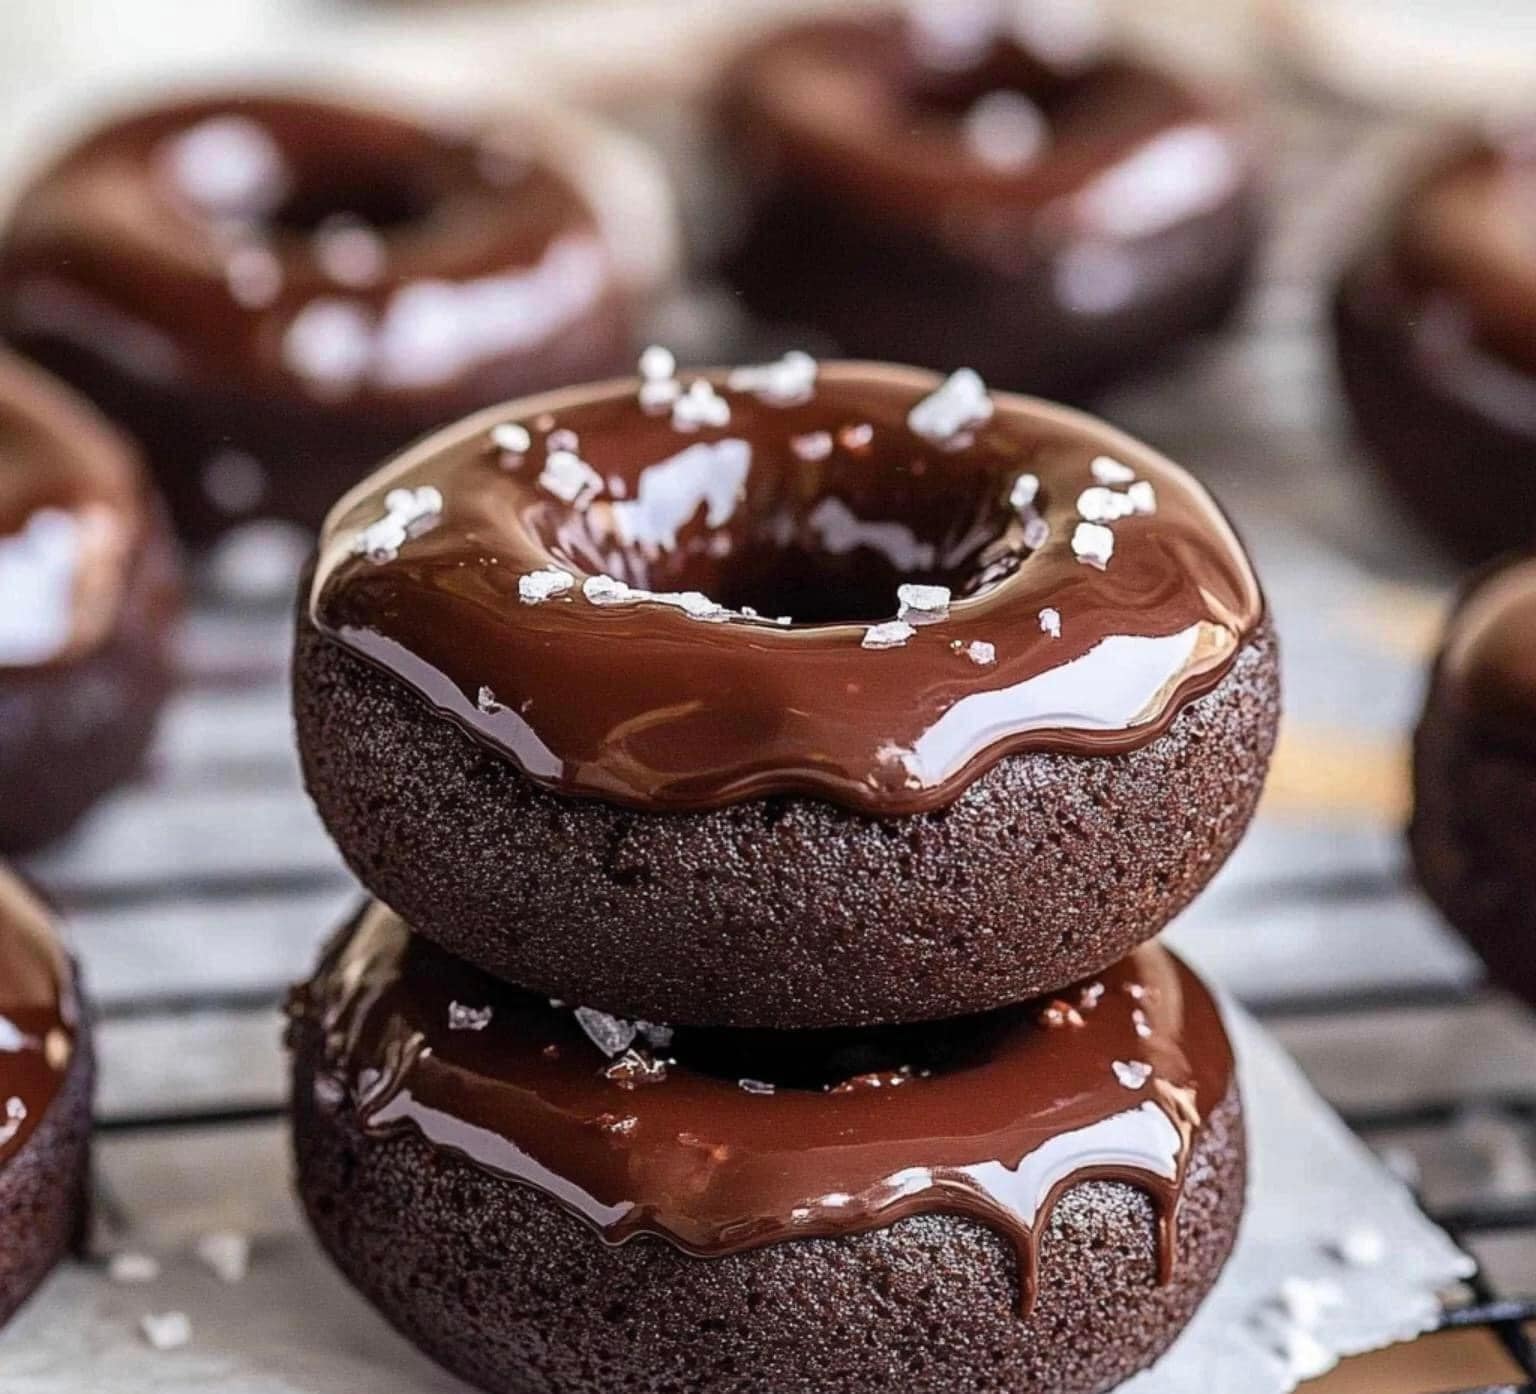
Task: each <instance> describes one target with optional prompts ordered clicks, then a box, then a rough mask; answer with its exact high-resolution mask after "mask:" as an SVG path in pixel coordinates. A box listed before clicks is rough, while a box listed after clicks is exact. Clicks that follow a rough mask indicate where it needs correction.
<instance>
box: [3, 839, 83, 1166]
mask: <svg viewBox="0 0 1536 1394" xmlns="http://www.w3.org/2000/svg"><path fill="white" fill-rule="evenodd" d="M78 1029H79V1010H78V1006H77V1004H76V1001H75V996H74V984H73V975H72V973H71V972H70V967H69V961H68V959H67V958H66V957H65V955H64V951H63V949H62V948H61V947H60V945H59V941H58V937H57V935H56V934H55V933H54V930H53V926H52V925H51V924H50V922H49V917H48V912H47V911H46V910H45V909H44V908H43V906H42V905H41V904H40V903H39V902H38V900H37V899H36V898H35V897H34V896H33V895H32V893H31V892H30V891H28V890H27V889H26V888H25V887H24V886H23V885H22V884H21V882H19V881H18V880H17V879H16V878H15V877H14V876H13V875H11V873H10V872H8V871H6V870H5V869H4V868H3V867H0V1167H3V1166H4V1165H5V1163H6V1162H8V1161H9V1160H10V1159H11V1158H12V1157H13V1156H15V1155H16V1154H17V1153H18V1152H20V1151H21V1149H22V1148H23V1147H25V1146H26V1143H27V1139H28V1138H30V1137H31V1136H32V1134H33V1133H34V1132H35V1131H36V1130H37V1127H38V1125H39V1124H40V1123H41V1122H42V1119H43V1115H44V1114H45V1113H46V1112H47V1111H48V1106H49V1105H50V1104H51V1103H52V1102H53V1100H54V1099H55V1097H56V1096H57V1095H58V1092H59V1090H60V1088H61V1087H62V1085H63V1082H64V1076H65V1072H66V1071H67V1070H68V1068H69V1062H70V1060H71V1059H72V1058H73V1056H74V1051H75V1039H76V1033H77V1031H78Z"/></svg>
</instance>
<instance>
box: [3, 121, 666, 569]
mask: <svg viewBox="0 0 1536 1394" xmlns="http://www.w3.org/2000/svg"><path fill="white" fill-rule="evenodd" d="M613 139H614V138H612V137H609V136H608V135H606V134H604V133H602V132H598V131H596V130H595V129H589V128H588V127H587V126H586V125H584V124H581V123H577V122H576V120H575V118H571V119H570V120H565V119H562V118H555V117H549V116H545V117H539V118H535V117H532V116H529V117H527V118H524V119H521V120H517V121H511V120H509V121H508V122H507V123H505V124H503V125H501V126H498V127H495V128H494V129H490V130H488V131H487V132H485V133H482V134H474V135H471V134H468V133H465V132H461V131H458V130H455V129H450V128H446V127H438V126H432V125H427V124H423V123H422V122H419V121H417V120H414V119H410V118H407V117H404V116H400V115H393V114H389V113H387V112H384V111H382V110H373V109H370V108H367V107H364V106H358V105H351V104H348V103H344V102H341V101H332V100H321V99H319V98H314V97H299V96H275V95H258V94H247V95H224V96H215V97H207V98H202V99H198V100H190V101H184V102H177V103H175V104H172V105H168V106H162V107H157V108H154V109H151V110H148V111H144V112H141V113H139V114H136V115H131V116H128V117H125V118H123V119H121V120H118V121H115V122H113V123H111V124H110V125H107V126H105V127H104V128H102V129H100V130H98V131H97V132H96V133H95V134H93V135H91V136H89V137H87V138H86V139H84V140H83V141H82V142H81V143H79V144H77V145H76V146H75V147H74V148H73V149H72V150H70V151H69V152H68V153H67V154H65V155H64V156H63V157H62V158H61V159H59V160H58V161H57V162H56V163H55V164H54V165H53V166H52V167H51V168H49V169H48V170H46V171H45V172H44V173H42V174H41V175H40V176H39V177H38V178H37V179H36V180H35V181H34V182H33V183H32V184H31V186H30V187H29V188H28V189H27V190H26V191H25V192H24V193H23V194H22V196H21V198H20V200H19V202H18V204H17V206H16V208H15V211H14V213H13V215H12V218H11V222H10V226H9V230H8V231H7V233H6V235H5V237H4V240H3V244H0V333H3V334H4V335H5V337H6V338H8V339H9V340H10V341H11V342H12V343H14V344H15V345H16V346H17V347H18V348H20V349H21V350H22V351H23V352H25V353H27V354H28V355H30V356H32V357H33V358H36V359H38V360H39V361H40V362H42V363H44V364H45V365H47V366H48V367H50V368H52V369H54V370H55V371H56V372H58V373H59V374H60V375H62V376H63V377H65V378H67V379H69V380H70V381H72V382H73V383H74V384H75V385H76V386H77V387H79V388H80V389H81V390H82V391H83V392H85V393H86V394H87V395H88V396H90V397H92V398H93V399H94V400H95V401H96V402H97V403H98V405H100V406H101V407H102V408H103V409H104V410H106V411H107V412H108V414H109V415H111V416H113V417H115V418H116V419H117V420H118V421H120V422H121V423H122V424H123V425H124V426H126V427H127V428H128V429H129V430H130V431H131V432H132V433H133V434H134V435H135V436H137V437H138V439H139V440H140V441H141V442H142V444H143V445H144V447H145V450H146V453H147V455H148V457H149V460H150V463H151V465H152V467H153V469H154V470H155V471H156V473H157V474H158V475H159V477H160V479H161V482H162V483H163V484H164V486H165V488H166V491H167V494H168V495H169V498H170V501H171V505H172V509H173V512H174V514H175V517H176V520H177V523H178V526H179V527H180V529H181V530H182V532H183V533H184V534H185V535H187V536H189V537H191V538H194V539H199V540H202V539H207V538H210V537H212V536H214V535H216V534H217V533H219V532H220V531H221V530H222V529H224V528H227V527H228V526H229V525H230V524H231V523H232V522H238V521H240V520H244V519H250V518H257V517H275V518H283V519H288V520H292V521H294V522H297V523H300V524H303V525H305V526H308V527H311V528H312V527H314V526H316V525H318V523H319V521H320V519H321V517H322V515H323V514H324V511H325V508H326V507H327V506H328V505H329V503H330V502H331V501H332V500H333V499H334V498H335V496H336V494H337V493H338V492H339V491H340V490H342V489H345V488H346V487H348V486H349V485H350V484H352V483H353V482H355V480H356V479H357V478H358V477H359V476H360V475H361V474H362V473H363V471H364V469H365V467H366V466H368V465H370V464H372V463H374V462H376V461H377V460H378V459H379V457H380V456H381V455H383V454H386V453H388V452H389V451H391V450H394V449H396V448H398V447H399V446H401V445H403V444H404V443H406V442H407V441H409V440H410V439H412V438H413V437H415V436H418V435H420V434H422V433H423V432H424V431H426V430H428V429H431V428H433V427H435V426H437V425H439V424H441V423H442V422H445V421H450V420H453V419H455V418H456V417H458V416H461V415H463V414H464V413H465V412H466V411H469V410H471V409H473V408H475V407H478V406H482V405H484V404H485V403H487V402H492V401H497V400H500V399H502V398H504V397H506V396H509V395H516V394H519V393H523V392H528V391H531V390H536V389H538V388H541V387H552V386H556V385H558V384H561V383H564V382H568V381H572V380H580V379H583V378H586V377H590V376H592V375H594V374H599V373H604V372H612V371H616V370H617V369H618V366H619V365H620V364H621V363H623V362H625V361H626V360H627V359H628V358H629V356H630V355H631V352H632V346H631V343H630V335H631V322H632V319H633V317H634V315H635V313H636V312H637V311H638V309H639V308H640V307H641V305H642V304H643V303H644V300H645V297H646V294H647V293H648V291H649V290H651V289H653V288H654V282H655V280H656V277H657V273H658V272H659V270H660V268H661V267H662V266H663V265H664V264H665V262H666V260H667V257H668V255H669V253H668V251H667V249H666V248H665V247H664V246H663V243H664V242H665V240H666V238H667V237H668V236H669V228H668V227H667V225H666V223H665V212H664V209H663V207H662V206H661V205H659V204H657V203H656V199H655V196H654V190H644V191H640V192H639V193H636V192H635V191H634V190H633V189H630V190H629V191H628V193H627V194H626V197H628V198H629V202H630V204H631V206H632V209H633V210H634V216H636V217H637V218H641V219H642V223H641V225H639V226H635V227H631V228H630V229H628V237H629V238H631V239H633V240H635V241H638V242H639V243H641V244H642V250H641V251H640V252H639V253H637V252H635V251H633V250H632V249H631V248H630V247H629V246H628V245H627V244H624V245H621V244H620V243H619V242H618V240H617V232H616V229H614V228H613V227H611V226H610V225H609V223H608V215H609V213H610V211H611V209H610V207H609V202H610V200H609V198H608V196H607V195H606V194H604V195H601V196H593V195H592V194H591V193H590V191H589V190H588V188H587V184H588V182H592V183H602V182H604V181H606V180H608V179H609V178H611V177H613V171H612V169H611V168H610V167H611V166H613V165H614V164H615V163H617V162H618V161H617V160H616V157H615V155H614V151H613V147H612V141H613ZM647 197H649V198H650V199H651V205H652V206H651V207H650V208H649V209H644V211H642V209H643V206H644V205H645V204H646V200H647ZM652 215H654V216H652ZM646 217H650V223H649V224H646V223H645V222H644V219H645V218H646Z"/></svg>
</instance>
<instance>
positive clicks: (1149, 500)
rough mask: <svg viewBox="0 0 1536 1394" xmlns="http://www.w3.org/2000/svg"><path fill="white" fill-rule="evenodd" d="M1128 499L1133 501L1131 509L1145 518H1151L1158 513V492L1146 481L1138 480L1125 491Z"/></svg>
mask: <svg viewBox="0 0 1536 1394" xmlns="http://www.w3.org/2000/svg"><path fill="white" fill-rule="evenodd" d="M1125 496H1126V498H1128V499H1130V501H1131V508H1132V510H1133V511H1134V512H1136V513H1138V514H1140V515H1141V516H1142V517H1143V518H1150V517H1151V516H1152V515H1153V514H1154V513H1156V512H1157V490H1156V489H1154V488H1153V487H1152V485H1151V484H1150V483H1148V482H1147V481H1146V480H1145V479H1138V480H1137V481H1136V482H1135V483H1134V484H1132V485H1131V487H1130V488H1129V489H1127V490H1126V491H1125Z"/></svg>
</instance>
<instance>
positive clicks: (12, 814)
mask: <svg viewBox="0 0 1536 1394" xmlns="http://www.w3.org/2000/svg"><path fill="white" fill-rule="evenodd" d="M178 612H179V589H178V584H177V579H176V567H175V554H174V548H173V546H172V543H171V541H170V535H169V530H168V528H167V526H166V524H165V522H164V520H163V518H162V510H161V508H160V505H159V503H158V501H157V500H156V499H155V498H154V496H153V495H152V493H151V491H150V488H149V483H148V480H147V479H146V477H145V475H144V471H143V469H142V467H141V466H140V464H139V460H138V457H137V456H136V455H135V453H134V451H133V449H132V447H131V446H130V445H129V444H128V443H127V442H126V441H125V440H123V438H122V437H121V436H119V435H118V433H117V432H116V431H114V430H113V429H112V428H111V427H110V426H108V424H107V423H106V422H105V421H103V420H102V419H101V418H100V417H99V416H97V414H96V413H95V411H93V410H92V409H91V408H90V406H89V405H87V404H86V403H85V402H82V401H80V400H79V399H78V398H76V397H75V395H74V394H73V393H72V392H69V391H67V390H66V389H65V388H64V387H62V386H61V385H60V384H58V383H55V382H52V381H50V380H49V379H48V378H46V377H45V376H44V375H43V374H42V373H40V372H38V371H37V370H36V369H34V368H32V367H30V366H29V365H27V364H24V363H22V362H21V361H20V360H18V359H16V358H14V357H13V356H11V355H10V354H0V851H6V852H19V851H22V850H25V849H29V848H33V847H37V846H40V845H41V844H43V843H45V842H48V841H50V840H52V839H53V838H55V837H58V836H60V835H61V834H63V833H64V832H66V831H67V830H68V829H69V828H70V827H71V826H72V825H73V824H74V823H75V822H76V820H77V819H79V818H80V816H81V815H82V814H83V813H84V812H85V811H86V810H87V809H88V808H89V807H90V806H91V805H92V804H93V803H95V802H96V800H97V799H99V798H100V797H101V795H102V794H104V793H106V792H107V791H108V790H109V789H111V788H113V787H114V786H116V785H118V784H121V783H122V782H123V781H125V780H127V779H129V778H130V777H132V775H133V774H134V773H135V772H136V770H137V769H138V767H139V764H140V762H141V761H142V759H143V756H144V752H145V749H146V748H147V747H148V745H149V742H150V738H151V736H152V735H153V734H154V730H155V722H156V718H157V717H158V715H159V712H160V708H161V705H162V703H163V701H164V699H165V695H166V692H167V691H168V689H169V687H170V684H171V681H172V676H173V669H174V655H173V652H172V641H173V639H174V637H175V628H176V625H175V621H176V618H177V615H178Z"/></svg>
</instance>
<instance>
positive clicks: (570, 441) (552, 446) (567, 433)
mask: <svg viewBox="0 0 1536 1394" xmlns="http://www.w3.org/2000/svg"><path fill="white" fill-rule="evenodd" d="M544 448H545V450H568V451H570V453H571V454H572V455H579V454H580V453H581V437H580V436H578V435H577V434H576V432H575V431H572V430H570V429H569V428H568V427H565V426H561V427H560V428H559V429H558V430H554V431H551V432H550V433H549V435H548V437H547V438H546V439H545V441H544Z"/></svg>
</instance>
